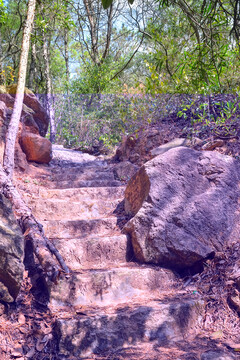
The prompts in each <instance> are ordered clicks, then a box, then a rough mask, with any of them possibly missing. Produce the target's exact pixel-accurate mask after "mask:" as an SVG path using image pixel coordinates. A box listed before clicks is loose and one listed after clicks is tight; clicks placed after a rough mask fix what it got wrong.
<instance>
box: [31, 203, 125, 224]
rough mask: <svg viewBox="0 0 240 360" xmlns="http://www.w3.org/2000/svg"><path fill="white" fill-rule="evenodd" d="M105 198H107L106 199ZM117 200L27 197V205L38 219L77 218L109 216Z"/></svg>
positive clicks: (114, 208)
mask: <svg viewBox="0 0 240 360" xmlns="http://www.w3.org/2000/svg"><path fill="white" fill-rule="evenodd" d="M106 200H107V199H106ZM119 202H120V201H119V200H113V201H104V200H102V201H96V200H89V199H84V200H83V199H82V201H81V202H76V201H69V200H57V199H48V200H45V199H44V200H42V199H39V198H37V199H33V198H31V199H28V201H27V203H28V206H30V208H31V209H32V211H33V214H34V215H35V216H36V217H37V218H38V219H39V220H68V219H71V220H77V219H91V218H94V219H96V218H100V217H101V216H105V217H107V216H111V215H113V212H114V210H116V207H117V205H118V204H119Z"/></svg>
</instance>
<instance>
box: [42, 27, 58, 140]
mask: <svg viewBox="0 0 240 360" xmlns="http://www.w3.org/2000/svg"><path fill="white" fill-rule="evenodd" d="M42 38H43V58H44V62H45V76H46V86H47V95H46V100H47V111H48V115H49V118H50V141H51V142H52V143H54V142H55V138H56V132H57V131H56V125H55V111H54V107H53V97H52V81H51V75H50V62H49V52H48V44H47V39H46V36H45V33H44V30H43V31H42Z"/></svg>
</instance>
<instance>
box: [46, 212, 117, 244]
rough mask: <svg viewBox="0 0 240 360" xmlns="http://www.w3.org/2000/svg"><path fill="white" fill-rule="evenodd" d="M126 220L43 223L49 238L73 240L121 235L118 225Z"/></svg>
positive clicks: (108, 219) (52, 221) (106, 219)
mask: <svg viewBox="0 0 240 360" xmlns="http://www.w3.org/2000/svg"><path fill="white" fill-rule="evenodd" d="M123 220H124V218H116V217H106V218H101V219H90V220H85V219H82V220H59V221H58V220H50V221H42V225H43V227H44V231H45V233H46V235H47V236H48V237H49V238H58V239H73V238H79V237H86V238H87V237H89V236H91V235H96V234H99V235H100V234H101V236H105V235H107V236H112V235H120V233H121V231H120V228H119V226H118V224H119V223H120V222H121V221H123Z"/></svg>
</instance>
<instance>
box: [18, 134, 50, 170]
mask: <svg viewBox="0 0 240 360" xmlns="http://www.w3.org/2000/svg"><path fill="white" fill-rule="evenodd" d="M21 147H22V149H23V151H24V153H25V154H26V156H27V160H28V161H36V162H38V163H46V164H48V163H49V162H50V161H51V159H52V144H51V142H50V141H49V140H48V139H45V138H43V137H42V136H40V135H37V134H33V133H30V132H25V133H23V134H22V136H21Z"/></svg>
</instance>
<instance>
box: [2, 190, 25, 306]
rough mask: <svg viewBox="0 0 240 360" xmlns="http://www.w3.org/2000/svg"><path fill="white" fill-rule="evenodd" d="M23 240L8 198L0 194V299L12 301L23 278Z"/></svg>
mask: <svg viewBox="0 0 240 360" xmlns="http://www.w3.org/2000/svg"><path fill="white" fill-rule="evenodd" d="M23 254H24V240H23V237H22V233H21V230H20V228H19V226H18V224H17V222H16V220H15V218H14V215H13V213H12V210H11V205H10V203H9V201H8V200H6V199H5V198H4V197H3V196H0V300H1V301H6V302H13V301H14V300H15V299H16V297H17V295H18V293H19V290H20V286H21V282H22V278H23V271H24V265H23Z"/></svg>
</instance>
